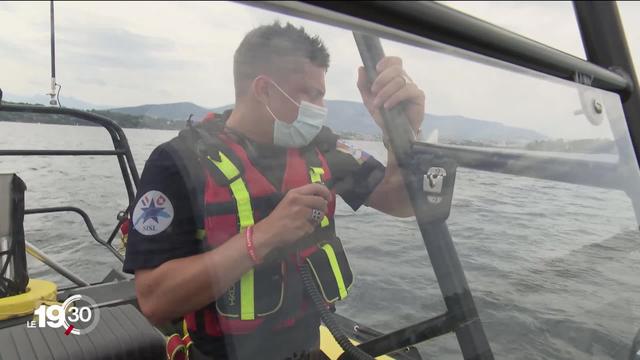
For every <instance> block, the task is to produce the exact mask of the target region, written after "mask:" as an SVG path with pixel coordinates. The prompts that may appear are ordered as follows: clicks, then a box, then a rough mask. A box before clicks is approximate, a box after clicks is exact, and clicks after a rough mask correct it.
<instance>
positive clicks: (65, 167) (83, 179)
mask: <svg viewBox="0 0 640 360" xmlns="http://www.w3.org/2000/svg"><path fill="white" fill-rule="evenodd" d="M125 132H126V134H127V136H128V138H129V142H130V144H131V146H132V151H133V155H134V158H135V160H136V165H137V167H138V169H139V170H140V171H142V168H143V166H144V161H145V160H146V159H147V158H148V156H149V154H150V153H151V151H152V150H153V148H154V147H155V146H157V145H158V144H160V143H161V142H163V141H166V140H169V139H170V138H172V137H173V136H175V135H176V132H175V131H163V130H141V129H129V130H126V131H125ZM354 144H355V145H357V146H360V147H362V148H363V149H364V150H366V151H368V152H370V153H372V154H373V155H375V156H376V157H378V158H379V159H384V158H385V156H386V155H385V151H384V148H383V147H382V145H381V144H379V143H372V142H354ZM26 148H35V149H62V148H67V149H69V148H71V149H87V148H92V149H110V148H112V146H111V144H110V140H109V138H108V135H107V133H106V131H104V130H103V129H101V128H90V127H80V126H61V125H41V124H18V123H3V122H0V149H26ZM0 172H16V173H18V175H19V176H20V177H21V178H22V179H23V180H24V181H25V182H26V184H27V187H28V190H27V193H26V194H27V195H26V204H27V208H35V207H46V206H63V205H71V206H78V207H80V208H82V209H84V210H85V211H87V212H88V213H89V215H90V216H91V218H92V220H93V222H94V225H95V227H96V229H97V230H98V233H99V234H100V235H101V236H102V237H103V238H107V237H108V235H109V233H110V232H111V230H112V229H113V226H114V225H115V221H116V219H115V217H116V214H117V212H118V211H120V210H123V209H124V208H125V207H126V206H127V198H126V193H125V191H124V186H123V181H122V178H121V175H120V172H119V169H118V166H117V161H116V160H115V158H111V157H104V156H93V157H4V158H0ZM336 219H337V220H336V221H337V224H338V233H339V235H340V236H341V238H342V239H343V242H344V245H345V248H346V250H347V252H348V253H349V257H350V261H351V265H352V267H353V268H354V272H355V275H356V282H355V285H354V287H353V291H352V294H351V295H350V296H349V298H348V299H347V300H346V301H345V302H344V303H343V304H340V305H339V306H338V311H339V312H340V313H341V314H344V315H347V316H349V317H351V318H353V319H355V320H357V321H360V322H362V323H364V324H367V325H370V326H372V327H374V328H377V329H379V330H381V331H390V330H394V329H397V328H400V327H402V326H406V325H409V324H413V323H416V322H418V321H421V320H424V319H426V318H429V317H432V316H435V315H438V314H440V313H443V312H444V310H445V307H444V303H443V300H442V297H441V295H440V291H439V288H438V284H437V282H436V280H435V276H434V274H433V270H432V268H431V265H430V262H429V258H428V256H427V253H426V251H425V247H424V244H423V242H422V239H421V237H420V236H419V233H418V232H417V227H416V225H415V223H414V221H413V220H412V219H396V218H393V217H390V216H386V215H383V214H381V213H379V212H377V211H375V210H373V209H370V208H366V207H363V208H362V209H360V210H359V211H358V212H357V213H354V212H353V211H351V210H350V208H348V207H347V206H346V205H345V204H344V203H342V202H339V204H338V208H337V213H336ZM448 225H449V229H450V232H451V235H452V237H453V239H454V242H455V245H456V248H457V250H458V254H459V257H460V259H461V262H462V264H463V267H464V269H465V272H466V276H467V280H468V282H469V285H470V287H471V291H472V293H473V295H474V298H475V301H476V304H477V306H478V309H479V313H480V317H481V319H482V321H483V324H484V327H485V330H486V333H487V336H488V338H489V341H490V343H491V345H492V348H493V351H494V354H495V356H496V358H497V359H541V358H544V359H626V358H627V356H628V353H629V346H630V343H631V340H632V339H633V337H634V335H635V333H636V331H638V329H639V328H640V236H639V235H638V231H637V224H636V221H635V218H634V215H633V210H632V207H631V203H630V201H629V199H628V197H627V196H626V195H625V194H624V193H623V192H621V191H613V190H605V189H598V188H591V187H584V186H577V185H570V184H563V183H556V182H551V181H544V180H537V179H529V178H523V177H518V176H511V175H501V174H493V173H489V172H482V171H476V170H469V169H459V170H458V175H457V178H456V188H455V192H454V200H453V208H452V212H451V216H450V218H449V220H448ZM25 230H26V237H27V240H29V241H31V242H32V243H34V244H35V245H36V246H38V247H39V248H41V249H42V250H44V251H45V252H46V253H47V254H49V255H51V256H52V257H53V258H54V259H55V260H57V261H59V262H61V263H62V264H64V265H66V266H68V267H70V268H72V269H74V270H75V271H77V273H78V274H80V275H81V276H82V277H84V278H85V279H87V280H89V281H99V280H101V279H102V277H104V275H105V274H106V273H107V272H108V271H109V269H110V268H111V267H115V268H120V267H121V265H120V264H119V262H118V261H117V260H116V259H115V258H114V257H113V256H112V255H111V253H110V252H108V251H107V250H106V249H103V248H102V247H101V246H100V245H98V244H97V243H95V242H94V241H93V240H92V239H91V237H90V235H89V233H88V232H87V230H86V228H85V227H84V225H83V223H82V221H81V219H80V218H79V217H78V216H77V215H75V214H58V215H29V216H27V217H26V219H25ZM30 274H31V276H32V277H44V278H49V279H53V280H56V281H59V282H60V283H64V281H63V280H62V279H60V277H59V276H56V275H55V274H52V273H51V272H50V271H48V270H47V269H46V268H45V267H44V266H42V265H40V264H38V263H36V262H35V261H30ZM419 348H420V350H421V352H422V354H423V355H425V358H433V357H437V358H439V359H460V358H461V354H460V352H459V349H458V345H457V342H456V339H455V336H454V335H453V334H451V335H447V336H444V337H441V338H437V339H434V340H431V341H428V342H426V343H423V344H421V345H420V346H419Z"/></svg>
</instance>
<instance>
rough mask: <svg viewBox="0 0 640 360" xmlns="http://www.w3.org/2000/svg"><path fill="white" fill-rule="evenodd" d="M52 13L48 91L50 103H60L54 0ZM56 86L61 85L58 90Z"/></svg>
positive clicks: (54, 104)
mask: <svg viewBox="0 0 640 360" xmlns="http://www.w3.org/2000/svg"><path fill="white" fill-rule="evenodd" d="M50 5H51V7H50V14H51V92H50V93H47V95H49V96H50V97H51V99H49V105H53V106H56V105H58V106H59V105H60V97H59V96H60V88H61V87H62V86H60V85H59V84H57V83H56V32H55V21H54V10H53V0H51V2H50ZM56 86H59V88H58V91H57V92H56Z"/></svg>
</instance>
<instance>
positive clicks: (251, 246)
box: [245, 225, 261, 265]
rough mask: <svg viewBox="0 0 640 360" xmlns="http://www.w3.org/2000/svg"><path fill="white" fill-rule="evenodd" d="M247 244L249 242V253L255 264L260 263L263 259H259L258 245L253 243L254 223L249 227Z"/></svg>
mask: <svg viewBox="0 0 640 360" xmlns="http://www.w3.org/2000/svg"><path fill="white" fill-rule="evenodd" d="M245 235H246V236H245V238H246V244H247V253H249V257H250V258H251V261H253V264H254V265H258V264H260V263H261V260H260V259H258V255H257V254H256V247H255V244H254V243H253V225H250V226H248V227H247V230H246V233H245Z"/></svg>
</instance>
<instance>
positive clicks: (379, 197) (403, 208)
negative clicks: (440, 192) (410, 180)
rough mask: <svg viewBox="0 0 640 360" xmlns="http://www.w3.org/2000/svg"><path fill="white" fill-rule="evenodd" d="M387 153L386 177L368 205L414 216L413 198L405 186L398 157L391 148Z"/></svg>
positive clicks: (394, 214)
mask: <svg viewBox="0 0 640 360" xmlns="http://www.w3.org/2000/svg"><path fill="white" fill-rule="evenodd" d="M387 154H388V155H387V166H386V169H385V172H384V178H383V179H382V181H381V182H380V184H378V186H377V187H376V188H375V190H374V191H373V192H372V193H371V195H370V196H369V198H368V199H367V202H366V205H367V206H370V207H372V208H374V209H376V210H379V211H382V212H383V213H385V214H389V215H392V216H397V217H410V216H413V215H414V214H413V207H412V206H411V200H410V199H409V195H408V194H407V190H406V188H405V186H404V180H403V179H402V173H401V171H400V167H399V166H398V162H397V161H396V157H395V155H394V154H393V152H391V150H389V151H388V153H387Z"/></svg>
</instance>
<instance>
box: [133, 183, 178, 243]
mask: <svg viewBox="0 0 640 360" xmlns="http://www.w3.org/2000/svg"><path fill="white" fill-rule="evenodd" d="M172 220H173V205H171V201H169V198H167V196H166V195H165V194H163V193H162V192H160V191H157V190H151V191H147V192H146V193H145V194H144V195H142V197H141V198H140V200H138V203H137V204H136V207H135V209H134V210H133V227H134V228H135V229H136V230H137V231H138V232H139V233H140V234H142V235H155V234H158V233H160V232H162V231H163V230H164V229H166V228H168V227H169V225H171V221H172Z"/></svg>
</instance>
